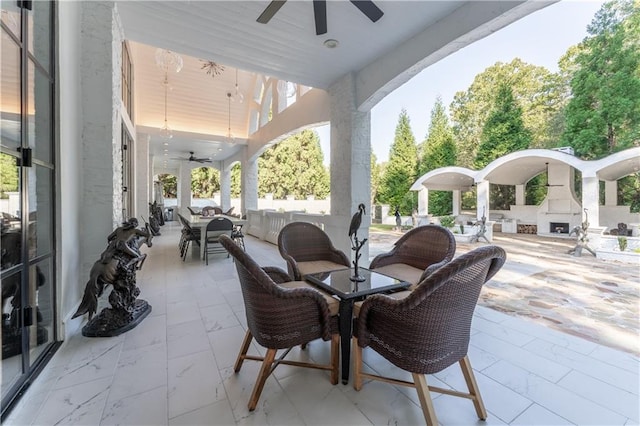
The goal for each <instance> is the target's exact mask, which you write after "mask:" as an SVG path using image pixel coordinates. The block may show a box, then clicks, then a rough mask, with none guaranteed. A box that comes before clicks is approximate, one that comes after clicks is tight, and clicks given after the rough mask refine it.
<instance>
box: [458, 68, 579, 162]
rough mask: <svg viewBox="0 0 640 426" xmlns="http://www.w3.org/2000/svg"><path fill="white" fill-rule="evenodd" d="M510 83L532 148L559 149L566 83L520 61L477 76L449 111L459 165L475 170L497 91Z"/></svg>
mask: <svg viewBox="0 0 640 426" xmlns="http://www.w3.org/2000/svg"><path fill="white" fill-rule="evenodd" d="M505 83H508V84H509V85H510V86H511V89H512V91H513V96H514V98H515V99H516V100H517V101H518V104H519V105H520V106H521V107H522V119H523V122H524V125H525V127H526V128H527V129H529V130H530V131H531V132H532V142H531V146H532V147H536V148H546V147H555V146H558V140H559V137H560V135H561V132H562V126H561V123H562V120H561V113H562V111H563V108H564V106H565V104H566V99H567V97H568V90H567V89H566V80H563V79H562V77H561V76H560V75H557V74H554V73H552V72H550V71H549V70H547V69H546V68H544V67H541V66H537V65H531V64H527V63H525V62H523V61H522V60H521V59H519V58H515V59H513V60H512V61H511V62H509V63H502V62H497V63H495V64H494V65H492V66H490V67H489V68H487V69H486V70H484V71H483V72H482V73H480V74H478V75H476V76H475V78H474V80H473V83H472V84H471V86H470V87H469V88H468V89H467V90H466V91H464V92H462V91H461V92H457V93H456V94H455V97H454V100H453V102H452V103H451V106H450V111H451V118H452V123H453V129H454V134H455V140H456V145H457V148H458V165H460V166H464V167H472V166H473V162H474V159H475V157H476V153H477V149H478V144H479V143H480V135H481V133H482V127H483V126H484V123H485V121H486V120H487V118H488V116H489V113H490V111H491V110H492V107H493V105H494V104H495V102H496V101H495V99H496V96H497V95H498V88H499V86H500V85H502V84H505Z"/></svg>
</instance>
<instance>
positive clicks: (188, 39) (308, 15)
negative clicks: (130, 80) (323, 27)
mask: <svg viewBox="0 0 640 426" xmlns="http://www.w3.org/2000/svg"><path fill="white" fill-rule="evenodd" d="M553 1H554V0H552V1H480V0H470V1H418V0H414V1H390V0H386V1H382V0H379V1H375V2H374V3H375V4H376V5H377V6H378V7H379V8H380V9H381V10H382V11H383V12H384V15H383V16H382V18H380V20H378V21H377V22H375V23H373V22H371V21H370V20H369V19H368V18H367V17H366V16H365V15H364V14H363V13H362V12H360V10H358V9H357V8H356V7H355V6H354V5H353V4H352V3H351V2H349V1H344V0H336V1H328V2H327V23H328V32H327V33H326V34H324V35H320V36H318V35H316V31H315V23H314V13H313V4H312V2H311V1H309V0H289V1H287V2H286V3H285V4H284V6H283V7H282V8H281V9H280V10H279V11H278V12H277V13H276V14H275V15H274V17H273V18H272V19H271V21H270V22H269V23H268V24H261V23H258V22H256V19H257V18H258V16H259V15H260V14H261V13H262V11H263V10H264V9H265V8H266V7H267V6H268V5H269V3H270V1H269V0H264V1H262V0H261V1H196V0H192V1H133V0H126V1H117V2H116V3H117V9H118V12H119V15H120V18H121V22H122V25H123V29H124V35H125V38H126V39H127V40H129V41H130V42H131V43H130V46H131V56H132V60H133V62H134V71H135V84H134V85H135V94H136V98H135V107H136V111H135V121H136V125H138V126H139V128H138V131H139V133H140V132H142V133H148V134H149V135H150V137H151V139H150V140H151V146H152V151H153V152H154V153H155V155H156V158H161V157H163V156H162V153H163V150H164V149H166V148H167V147H166V146H164V145H163V142H164V141H163V140H162V139H161V138H160V137H159V136H158V131H159V128H161V127H162V125H163V124H164V89H163V86H162V84H161V83H162V80H163V78H164V76H163V73H162V71H161V70H160V69H159V68H158V67H157V66H156V65H155V60H154V54H155V50H156V48H158V47H159V48H163V49H168V50H171V51H174V52H177V53H179V54H180V55H181V56H182V57H183V60H184V68H183V70H182V71H180V72H179V73H177V74H170V75H169V83H170V85H171V86H172V87H173V90H172V91H171V92H169V94H168V102H167V110H168V111H167V120H168V124H169V126H170V127H171V128H172V129H173V130H175V131H176V132H175V133H174V134H175V136H174V138H173V139H171V140H170V141H169V142H170V145H169V149H170V151H169V152H168V155H167V157H169V158H177V157H187V156H188V152H189V151H195V152H196V155H197V156H207V157H208V156H212V157H213V154H215V155H216V157H215V159H224V158H228V157H229V156H231V155H233V154H234V153H235V152H237V151H238V150H239V149H240V148H241V146H242V144H243V143H246V138H247V137H248V136H249V135H248V125H249V106H250V103H249V102H248V101H249V100H250V99H249V98H250V97H251V96H249V94H250V91H252V90H253V87H254V85H255V79H256V78H263V76H273V77H276V78H279V79H282V80H288V81H292V82H295V83H299V84H304V85H307V86H312V87H316V88H320V89H327V88H328V87H330V86H331V84H332V83H334V82H335V81H337V80H338V79H340V78H341V77H342V76H344V75H345V74H347V73H354V75H355V76H356V81H357V84H358V87H357V90H358V92H359V93H358V94H357V96H360V97H361V99H360V100H361V102H360V104H359V105H363V104H364V103H365V102H368V103H367V107H368V108H370V107H371V106H373V105H374V104H375V103H376V102H377V101H379V100H380V99H381V98H382V97H384V95H385V94H386V93H389V92H390V91H392V90H393V89H395V88H396V87H399V86H400V85H401V84H403V83H405V82H406V81H408V80H409V79H410V78H411V77H412V76H413V75H415V74H417V73H418V72H419V71H420V70H422V69H424V68H425V67H427V66H428V65H430V64H432V63H434V62H436V61H437V60H439V59H442V58H443V57H445V56H447V55H448V54H450V53H453V52H455V51H456V50H458V49H460V48H462V47H464V46H465V45H467V44H470V43H472V42H473V41H475V40H477V39H480V38H482V37H484V36H486V35H488V34H490V33H491V32H493V31H496V30H498V29H499V28H501V27H504V26H505V25H508V24H509V23H511V22H513V21H515V20H517V19H519V18H521V17H522V16H525V15H527V14H529V13H531V12H533V11H535V10H538V9H541V8H543V7H545V6H547V5H549V4H551V3H553ZM327 39H335V40H338V42H339V46H338V47H336V48H334V49H329V48H327V47H325V46H324V44H323V43H324V41H325V40H327ZM200 60H212V61H215V62H217V63H219V64H222V65H224V66H225V67H226V70H225V71H224V72H223V73H222V75H220V76H216V77H215V78H212V77H211V76H208V75H206V73H205V72H204V71H203V70H202V69H201V64H202V63H201V61H200ZM236 67H237V68H238V69H240V71H239V72H238V84H239V87H240V88H241V89H242V90H243V91H245V102H244V103H242V104H238V103H235V102H234V103H232V104H231V131H232V133H233V134H234V135H235V136H237V137H238V138H239V140H237V141H236V143H235V144H224V143H221V141H223V140H224V136H225V135H226V133H227V130H228V127H229V125H228V120H229V112H228V108H229V105H228V103H227V97H226V93H227V92H228V91H230V90H231V91H233V90H234V86H235V75H236V73H235V70H236ZM220 148H221V150H219V149H220ZM156 164H157V163H156Z"/></svg>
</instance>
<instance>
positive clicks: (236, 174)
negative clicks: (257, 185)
mask: <svg viewBox="0 0 640 426" xmlns="http://www.w3.org/2000/svg"><path fill="white" fill-rule="evenodd" d="M241 193H242V167H241V166H240V163H236V164H234V165H233V167H232V168H231V197H233V198H238V197H240V194H241Z"/></svg>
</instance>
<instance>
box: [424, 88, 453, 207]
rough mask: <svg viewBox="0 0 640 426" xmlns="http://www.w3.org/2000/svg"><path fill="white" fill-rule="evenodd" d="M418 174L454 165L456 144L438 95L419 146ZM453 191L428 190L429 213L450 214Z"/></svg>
mask: <svg viewBox="0 0 640 426" xmlns="http://www.w3.org/2000/svg"><path fill="white" fill-rule="evenodd" d="M419 152H420V160H419V163H418V176H422V175H423V174H425V173H427V172H430V171H431V170H435V169H437V168H440V167H446V166H455V164H456V144H455V142H454V140H453V130H452V129H451V126H450V125H449V118H448V117H447V111H446V109H445V107H444V105H443V104H442V99H441V98H440V97H439V96H438V98H437V99H436V103H435V105H434V106H433V109H432V110H431V122H430V124H429V130H428V133H427V138H426V139H425V140H424V142H422V144H421V145H420V147H419ZM452 203H453V193H452V192H451V191H433V190H431V191H429V213H431V214H433V215H436V216H444V215H448V214H451V212H452Z"/></svg>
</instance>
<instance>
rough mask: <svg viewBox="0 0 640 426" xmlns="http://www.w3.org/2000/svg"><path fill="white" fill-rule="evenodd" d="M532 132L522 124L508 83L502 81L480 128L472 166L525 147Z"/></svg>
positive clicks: (483, 164)
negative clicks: (478, 144)
mask: <svg viewBox="0 0 640 426" xmlns="http://www.w3.org/2000/svg"><path fill="white" fill-rule="evenodd" d="M530 143H531V133H530V132H529V130H527V129H526V128H525V127H524V123H523V121H522V109H521V108H520V106H519V105H518V104H517V103H516V101H515V99H514V98H513V92H512V91H511V87H510V86H509V85H507V84H506V83H505V84H501V85H500V87H499V88H498V93H497V95H496V103H495V106H494V108H493V110H492V111H491V112H490V113H489V117H488V118H487V121H486V122H485V124H484V126H483V128H482V134H481V135H480V146H479V147H478V153H477V154H476V159H475V162H474V166H475V168H476V169H478V170H479V169H481V168H483V167H485V166H486V165H487V164H489V163H490V162H492V161H493V160H495V159H496V158H498V157H502V156H503V155H506V154H509V153H511V152H514V151H519V150H521V149H526V148H528V147H529V144H530Z"/></svg>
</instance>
